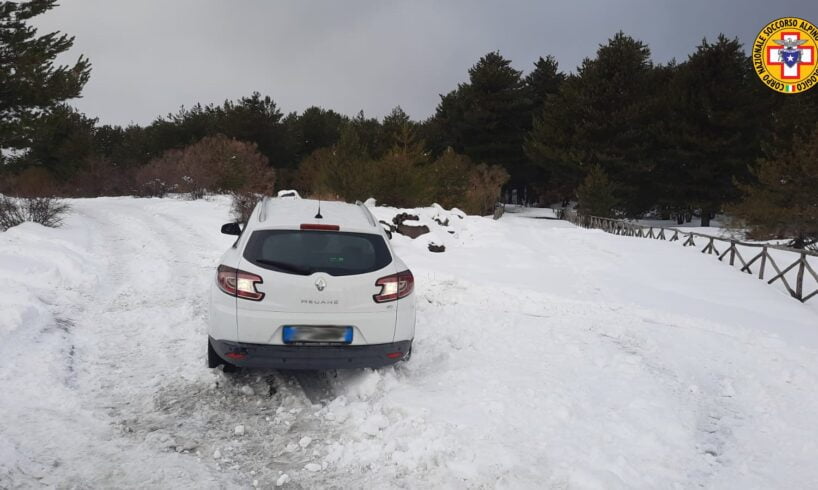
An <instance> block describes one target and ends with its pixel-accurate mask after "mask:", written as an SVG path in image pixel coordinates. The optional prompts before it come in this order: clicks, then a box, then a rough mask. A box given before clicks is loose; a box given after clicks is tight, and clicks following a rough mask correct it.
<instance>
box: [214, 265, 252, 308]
mask: <svg viewBox="0 0 818 490" xmlns="http://www.w3.org/2000/svg"><path fill="white" fill-rule="evenodd" d="M216 282H217V283H218V284H219V289H221V290H222V291H224V292H225V293H227V294H229V295H230V296H237V297H239V298H244V299H250V300H253V301H261V300H262V298H264V293H261V292H259V291H258V290H256V284H262V283H263V282H264V280H262V279H261V276H257V275H256V274H250V273H249V272H244V271H240V270H238V269H234V268H232V267H227V266H226V265H220V266H219V270H218V274H217V276H216Z"/></svg>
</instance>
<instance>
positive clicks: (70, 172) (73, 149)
mask: <svg viewBox="0 0 818 490" xmlns="http://www.w3.org/2000/svg"><path fill="white" fill-rule="evenodd" d="M96 122H97V120H96V119H91V118H89V117H87V116H85V115H84V114H82V113H80V112H78V111H77V110H76V109H73V108H72V107H69V106H67V105H59V106H56V107H54V108H53V109H51V110H50V111H49V112H47V113H45V114H44V115H42V116H40V117H38V118H37V119H36V120H35V121H34V123H33V127H32V129H31V135H32V138H31V143H29V148H28V150H27V151H26V153H25V154H24V155H22V156H20V157H18V158H16V159H15V166H20V167H28V166H39V167H41V168H43V169H45V170H47V171H48V172H49V173H50V174H51V175H52V176H54V177H55V178H57V179H58V180H61V181H65V180H67V179H69V178H70V177H72V176H74V175H75V174H76V173H77V172H78V171H79V170H80V169H82V168H83V167H84V166H85V163H86V160H87V159H88V158H89V157H91V156H92V155H93V154H94V153H95V148H94V145H95V132H96V131H95V125H96Z"/></svg>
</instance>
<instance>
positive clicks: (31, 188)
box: [12, 167, 57, 197]
mask: <svg viewBox="0 0 818 490" xmlns="http://www.w3.org/2000/svg"><path fill="white" fill-rule="evenodd" d="M12 194H13V195H15V196H19V197H52V196H54V195H56V194H57V181H56V180H55V179H54V177H53V176H52V175H51V173H49V171H48V170H46V169H44V168H42V167H28V168H26V169H25V170H23V171H22V172H20V173H19V174H17V175H16V176H14V177H13V191H12Z"/></svg>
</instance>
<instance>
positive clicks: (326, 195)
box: [307, 192, 344, 201]
mask: <svg viewBox="0 0 818 490" xmlns="http://www.w3.org/2000/svg"><path fill="white" fill-rule="evenodd" d="M307 199H316V200H319V201H343V200H344V199H343V198H342V197H341V196H339V195H338V194H334V193H332V192H313V193H311V194H309V195H308V196H307Z"/></svg>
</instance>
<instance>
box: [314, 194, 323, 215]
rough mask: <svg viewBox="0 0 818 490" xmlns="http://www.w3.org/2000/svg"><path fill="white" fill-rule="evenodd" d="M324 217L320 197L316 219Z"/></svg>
mask: <svg viewBox="0 0 818 490" xmlns="http://www.w3.org/2000/svg"><path fill="white" fill-rule="evenodd" d="M323 218H324V217H323V216H321V198H320V197H319V198H318V213H316V215H315V219H323Z"/></svg>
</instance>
